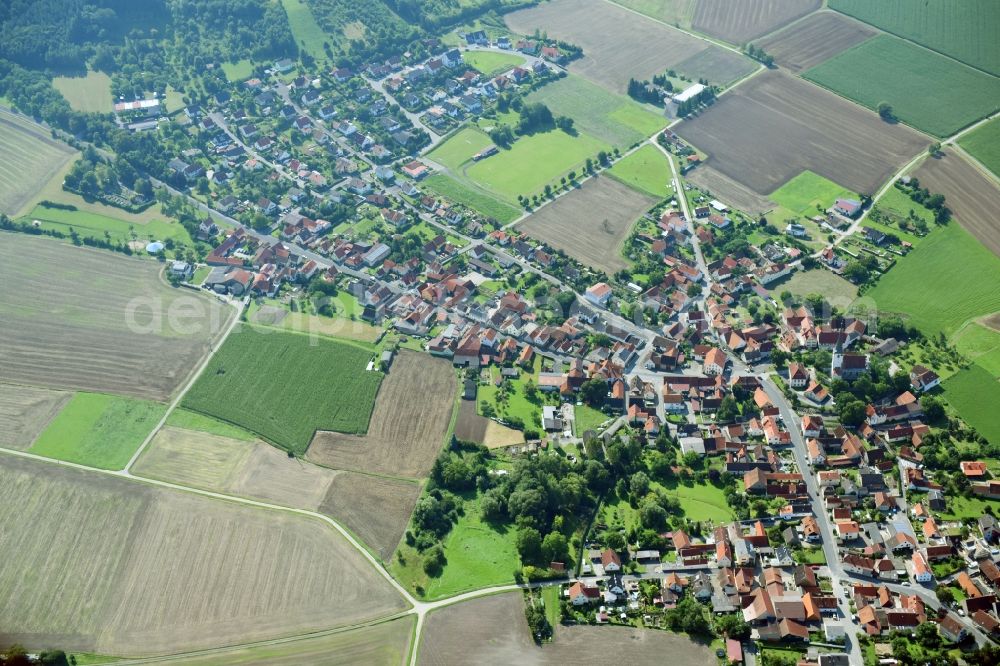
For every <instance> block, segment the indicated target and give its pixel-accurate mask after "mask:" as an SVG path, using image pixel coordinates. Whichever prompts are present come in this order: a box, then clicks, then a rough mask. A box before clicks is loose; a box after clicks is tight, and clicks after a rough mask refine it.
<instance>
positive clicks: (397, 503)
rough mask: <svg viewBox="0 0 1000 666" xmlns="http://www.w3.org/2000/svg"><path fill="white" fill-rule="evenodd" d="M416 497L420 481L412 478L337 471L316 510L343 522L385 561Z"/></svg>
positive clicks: (400, 533)
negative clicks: (388, 477) (390, 477)
mask: <svg viewBox="0 0 1000 666" xmlns="http://www.w3.org/2000/svg"><path fill="white" fill-rule="evenodd" d="M418 497H420V484H418V483H414V482H412V481H402V480H400V479H387V478H385V477H380V476H369V475H367V474H356V473H354V472H338V473H337V475H336V476H335V477H334V479H333V482H332V483H331V484H330V488H329V489H328V490H327V493H326V497H325V498H324V499H323V502H322V503H321V504H320V505H319V511H320V512H321V513H325V514H326V515H328V516H330V517H331V518H333V519H334V520H336V521H338V522H340V523H342V524H343V525H344V526H345V527H346V528H347V529H349V530H350V531H351V532H353V533H354V534H355V535H357V537H358V538H359V539H361V540H362V541H364V542H365V543H366V544H368V547H369V548H370V549H371V550H372V552H374V553H375V554H376V556H378V557H379V558H380V559H381V560H382V561H383V562H388V561H389V558H390V557H392V553H393V551H395V550H396V546H398V545H399V540H400V539H402V538H403V532H405V531H406V526H407V525H408V524H409V522H410V514H411V513H413V506H414V505H415V504H416V503H417V498H418Z"/></svg>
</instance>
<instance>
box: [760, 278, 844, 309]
mask: <svg viewBox="0 0 1000 666" xmlns="http://www.w3.org/2000/svg"><path fill="white" fill-rule="evenodd" d="M768 291H770V292H771V296H773V297H774V299H775V300H779V298H778V297H779V295H780V294H781V292H783V291H789V292H791V293H792V295H793V296H795V297H797V298H799V299H802V298H805V297H806V296H808V295H809V294H820V295H821V296H822V297H823V298H825V299H826V301H827V302H828V303H830V304H831V305H834V306H836V307H838V308H840V309H841V310H843V309H845V308H846V307H847V306H849V305H850V304H851V303H853V302H854V301H855V300H856V299H857V297H858V288H857V287H855V286H854V285H853V284H851V283H850V282H848V281H847V280H845V279H844V278H842V277H840V276H839V275H837V274H835V273H832V272H830V271H828V270H826V269H825V268H814V269H813V270H811V271H802V270H799V271H795V272H794V273H792V275H791V277H788V278H785V279H783V280H780V281H778V282H775V283H774V284H773V286H772V287H770V288H769V289H768Z"/></svg>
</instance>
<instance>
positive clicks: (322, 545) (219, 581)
mask: <svg viewBox="0 0 1000 666" xmlns="http://www.w3.org/2000/svg"><path fill="white" fill-rule="evenodd" d="M0 521H2V523H3V525H4V531H3V534H2V535H0V553H2V557H0V589H3V590H4V591H5V594H4V595H3V596H2V597H0V626H2V627H3V631H2V633H0V641H2V642H3V643H8V644H9V643H22V644H24V645H25V646H27V647H29V648H37V647H44V646H50V645H59V646H61V647H64V648H65V649H66V650H68V651H69V650H72V651H81V652H96V653H103V654H115V655H121V656H141V655H151V654H163V653H168V652H170V653H172V652H180V651H185V650H196V649H200V648H206V647H211V646H216V645H225V644H227V643H240V642H250V641H255V640H264V639H267V638H275V637H279V636H283V635H290V634H295V633H303V632H308V631H318V630H321V629H326V628H332V627H336V626H341V625H346V624H353V623H358V622H363V621H366V620H370V619H374V618H377V617H380V616H382V615H388V614H390V613H393V612H396V611H398V610H400V609H402V608H403V607H404V604H403V600H402V599H401V598H400V597H399V596H398V595H397V594H396V593H395V591H394V590H393V588H392V587H391V586H390V585H389V584H388V583H387V582H385V581H384V579H383V578H382V577H381V576H380V575H379V574H378V572H376V571H375V570H374V569H373V568H372V567H371V566H370V565H369V564H368V563H367V562H365V561H364V560H363V559H362V557H361V556H360V554H359V553H358V552H357V551H356V550H354V549H353V548H352V547H351V546H350V545H349V544H347V542H346V541H344V540H343V539H342V538H341V537H340V536H339V535H338V534H337V533H336V532H335V531H333V530H332V529H330V528H329V527H328V526H325V525H322V524H320V523H318V522H316V521H312V520H308V519H303V518H301V517H297V516H292V515H287V514H282V513H278V512H269V511H262V510H258V509H254V508H250V507H243V506H237V505H235V504H230V503H226V502H218V501H215V500H210V499H207V498H202V497H196V496H193V495H189V494H186V493H181V492H175V491H171V490H166V489H159V488H155V487H153V486H149V485H146V484H143V483H138V482H135V481H129V480H126V479H121V478H115V477H111V476H108V475H101V474H96V473H90V472H84V471H81V470H76V469H70V468H63V467H57V466H55V465H47V464H44V463H38V462H35V461H30V460H22V459H16V458H12V457H11V458H7V459H5V460H4V463H3V465H2V466H0ZM81 553H86V554H87V556H86V557H81V556H80V555H81Z"/></svg>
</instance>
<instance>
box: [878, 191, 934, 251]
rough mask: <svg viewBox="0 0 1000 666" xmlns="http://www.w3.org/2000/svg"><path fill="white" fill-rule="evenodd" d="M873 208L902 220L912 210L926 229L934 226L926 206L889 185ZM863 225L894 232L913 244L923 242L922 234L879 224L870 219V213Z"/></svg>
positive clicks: (932, 216) (931, 215) (932, 217)
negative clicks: (918, 234)
mask: <svg viewBox="0 0 1000 666" xmlns="http://www.w3.org/2000/svg"><path fill="white" fill-rule="evenodd" d="M874 209H875V210H878V211H881V212H883V213H885V214H886V215H888V216H890V217H893V216H898V217H900V218H902V219H904V220H905V219H906V218H908V217H909V215H910V212H911V211H912V212H913V214H914V215H916V216H917V217H918V218H920V219H921V220H923V221H924V224H926V225H927V228H928V229H934V228H935V224H934V214H933V213H932V212H931V211H930V210H928V209H927V208H924V207H923V206H921V205H920V204H918V203H916V202H915V201H913V199H911V198H910V197H909V196H907V194H906V193H904V192H903V191H901V190H899V189H897V188H895V187H890V188H889V189H888V190H886V191H885V194H884V195H883V196H882V198H881V199H879V200H878V203H876V204H875V206H874ZM865 225H866V226H869V227H873V228H875V229H879V230H880V231H885V232H887V233H892V234H896V236H898V237H899V239H900V240H904V241H907V242H909V243H911V244H912V245H914V246H916V245H917V244H918V243H921V242H923V239H924V238H925V237H924V236H917V235H916V234H912V233H909V232H906V231H903V230H902V229H900V228H899V227H898V226H897V225H896V224H881V223H879V222H875V221H874V220H872V216H871V215H869V216H868V217H867V218H866V220H865Z"/></svg>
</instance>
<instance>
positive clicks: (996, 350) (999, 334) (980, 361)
mask: <svg viewBox="0 0 1000 666" xmlns="http://www.w3.org/2000/svg"><path fill="white" fill-rule="evenodd" d="M952 342H953V343H954V344H955V347H956V348H958V351H959V352H960V353H961V354H962V355H963V356H965V357H966V358H968V359H969V360H971V361H973V362H974V363H975V364H976V365H978V366H980V367H981V368H983V369H984V370H986V372H988V373H990V374H991V375H993V376H994V377H1000V331H995V330H993V329H992V328H989V327H987V326H983V325H981V324H977V323H975V322H971V323H969V325H967V326H965V327H964V328H963V329H962V330H960V331H959V332H958V333H957V334H955V337H954V338H953V339H952Z"/></svg>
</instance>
